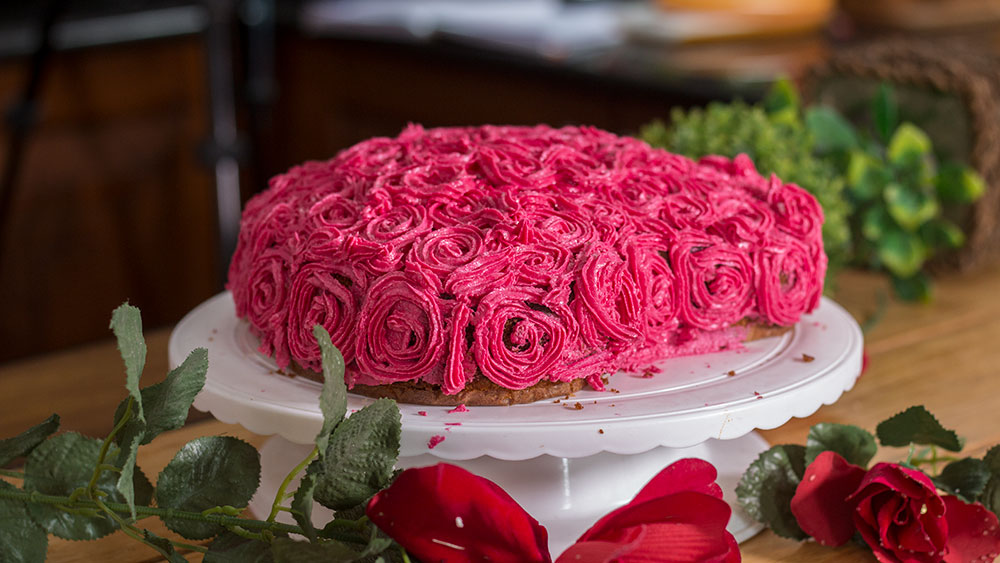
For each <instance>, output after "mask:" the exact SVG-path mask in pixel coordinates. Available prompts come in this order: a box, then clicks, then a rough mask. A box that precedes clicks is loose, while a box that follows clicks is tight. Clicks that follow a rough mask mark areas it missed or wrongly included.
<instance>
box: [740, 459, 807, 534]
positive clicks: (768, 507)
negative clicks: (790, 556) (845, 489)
mask: <svg viewBox="0 0 1000 563" xmlns="http://www.w3.org/2000/svg"><path fill="white" fill-rule="evenodd" d="M805 470H806V448H804V447H802V446H796V445H783V446H773V447H771V449H769V450H767V451H766V452H764V453H762V454H760V456H759V457H758V458H757V459H756V460H755V461H754V462H753V463H751V464H750V467H749V468H748V469H747V470H746V472H745V473H744V474H743V477H742V478H741V479H740V482H739V484H738V485H737V486H736V496H737V498H738V499H739V502H740V506H742V507H743V509H744V510H746V511H747V514H749V515H750V516H751V517H753V518H755V519H756V520H757V521H759V522H762V523H764V524H765V525H767V526H768V527H769V528H771V530H773V531H774V533H776V534H778V535H779V536H782V537H785V538H792V539H797V540H801V539H805V538H806V537H808V536H807V535H806V533H805V532H803V531H802V529H801V528H800V527H799V525H798V523H797V522H796V521H795V516H794V515H793V514H792V511H791V508H790V507H789V506H790V503H791V500H792V496H794V495H795V488H796V487H798V485H799V482H801V481H802V475H803V474H805Z"/></svg>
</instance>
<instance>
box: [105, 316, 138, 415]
mask: <svg viewBox="0 0 1000 563" xmlns="http://www.w3.org/2000/svg"><path fill="white" fill-rule="evenodd" d="M111 330H112V331H113V332H114V333H115V338H117V339H118V351H119V352H120V353H121V355H122V360H124V362H125V389H127V390H128V394H129V396H131V397H132V398H133V399H134V400H135V402H136V403H137V406H136V410H135V417H136V418H137V419H138V420H145V417H144V416H143V412H142V396H141V395H140V394H139V378H140V377H141V376H142V370H143V368H144V367H145V366H146V341H145V340H144V339H143V337H142V317H141V316H140V314H139V309H137V308H136V307H133V306H132V305H129V304H128V303H123V304H121V305H119V306H118V308H117V309H115V310H114V312H113V313H111Z"/></svg>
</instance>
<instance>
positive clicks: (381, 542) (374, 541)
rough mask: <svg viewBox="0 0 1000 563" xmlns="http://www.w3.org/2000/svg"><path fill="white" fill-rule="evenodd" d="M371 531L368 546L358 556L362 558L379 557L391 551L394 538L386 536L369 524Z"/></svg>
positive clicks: (376, 527)
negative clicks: (388, 550) (384, 552)
mask: <svg viewBox="0 0 1000 563" xmlns="http://www.w3.org/2000/svg"><path fill="white" fill-rule="evenodd" d="M369 529H370V530H371V532H370V534H369V536H368V545H366V546H365V548H364V549H363V550H361V553H359V554H358V555H359V556H360V557H370V556H373V555H378V554H380V553H382V552H383V551H385V550H387V549H389V547H390V546H391V545H392V538H390V537H388V536H386V535H385V533H383V532H382V531H381V530H379V529H378V526H374V525H371V524H369Z"/></svg>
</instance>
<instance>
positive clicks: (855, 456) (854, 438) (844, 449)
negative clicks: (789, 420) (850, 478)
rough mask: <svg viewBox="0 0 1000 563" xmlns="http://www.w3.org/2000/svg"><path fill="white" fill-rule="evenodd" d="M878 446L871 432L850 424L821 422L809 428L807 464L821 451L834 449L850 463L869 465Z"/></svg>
mask: <svg viewBox="0 0 1000 563" xmlns="http://www.w3.org/2000/svg"><path fill="white" fill-rule="evenodd" d="M877 450H878V446H877V445H876V444H875V436H872V434H871V432H868V431H867V430H865V429H863V428H859V427H857V426H852V425H850V424H835V423H830V422H821V423H819V424H816V425H814V426H813V427H812V428H810V429H809V437H808V438H806V465H809V464H810V463H812V462H813V460H815V459H816V456H818V455H819V454H820V453H822V452H825V451H832V452H836V453H838V454H840V455H841V456H842V457H843V458H844V459H846V460H847V461H848V463H853V464H854V465H859V466H861V467H868V462H869V461H871V460H872V458H873V457H875V452H876V451H877Z"/></svg>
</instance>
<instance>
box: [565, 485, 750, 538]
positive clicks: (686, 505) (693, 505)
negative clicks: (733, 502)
mask: <svg viewBox="0 0 1000 563" xmlns="http://www.w3.org/2000/svg"><path fill="white" fill-rule="evenodd" d="M731 514H732V509H731V508H730V507H729V505H728V504H726V502H725V501H723V500H722V499H718V498H715V497H713V496H709V495H706V494H704V493H695V492H690V491H684V492H680V493H675V494H672V495H668V496H666V497H661V498H656V499H653V500H649V501H646V502H642V503H638V504H631V503H629V504H627V505H625V506H623V507H621V508H619V509H617V510H615V511H613V512H611V513H609V514H608V515H607V516H605V517H604V518H601V519H600V520H598V522H597V523H596V524H594V526H593V527H591V528H590V529H589V530H587V531H586V532H584V534H583V535H582V536H580V539H579V540H578V541H585V540H589V539H604V538H605V535H606V534H612V533H614V532H615V530H621V529H625V528H631V527H634V526H640V525H643V524H651V523H656V522H668V521H669V522H675V523H683V524H692V525H695V526H700V527H703V528H712V529H716V528H721V529H724V528H725V527H726V524H727V523H728V522H729V516H730V515H731Z"/></svg>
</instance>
